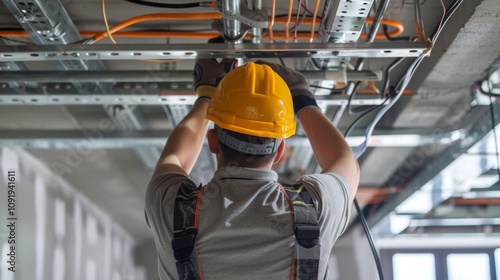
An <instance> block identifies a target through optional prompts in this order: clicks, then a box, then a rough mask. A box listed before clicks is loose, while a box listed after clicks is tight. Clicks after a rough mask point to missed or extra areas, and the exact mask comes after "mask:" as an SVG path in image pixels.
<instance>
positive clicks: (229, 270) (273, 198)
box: [145, 167, 350, 280]
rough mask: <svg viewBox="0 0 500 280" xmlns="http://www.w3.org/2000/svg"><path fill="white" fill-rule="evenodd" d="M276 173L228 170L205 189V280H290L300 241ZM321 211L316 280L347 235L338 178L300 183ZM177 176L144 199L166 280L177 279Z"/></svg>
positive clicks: (201, 248) (161, 181) (345, 201)
mask: <svg viewBox="0 0 500 280" xmlns="http://www.w3.org/2000/svg"><path fill="white" fill-rule="evenodd" d="M277 180H278V175H277V174H276V172H274V171H273V170H261V169H252V168H238V167H223V168H220V169H219V170H217V172H216V173H215V175H214V178H213V179H212V181H210V182H209V183H208V184H207V185H206V186H205V187H204V188H205V189H204V192H203V195H202V201H201V206H200V209H201V210H200V218H199V219H200V220H199V228H198V237H197V240H196V249H197V252H198V256H199V261H200V269H201V272H202V274H203V277H204V279H207V280H209V279H252V280H255V279H290V272H291V264H292V260H293V247H294V244H295V236H294V233H293V228H292V222H291V215H290V211H289V207H288V204H287V202H286V200H285V197H284V195H283V193H282V192H281V191H280V189H279V185H278V183H277ZM300 180H301V181H302V183H303V184H304V186H305V188H306V189H307V191H308V193H309V194H310V195H311V197H312V198H313V200H314V201H315V206H316V208H317V209H318V211H319V213H320V220H319V222H320V228H321V230H320V245H321V255H320V265H319V279H324V278H325V276H326V274H327V269H328V265H327V264H328V259H329V256H330V253H331V250H332V247H333V244H334V243H335V241H336V240H337V238H338V237H339V236H340V235H341V234H342V232H343V231H344V230H345V228H346V226H347V222H348V217H349V211H350V210H349V209H350V199H349V194H348V191H347V187H346V184H345V183H344V181H343V180H342V179H341V178H340V177H339V176H338V175H336V174H333V173H326V174H315V175H306V176H302V177H301V178H300ZM181 183H184V184H186V183H188V184H193V185H194V183H193V182H192V181H191V180H190V179H189V178H188V177H186V176H184V175H182V174H179V173H165V174H161V175H158V176H155V177H153V178H152V179H151V182H150V183H149V186H148V190H147V193H146V209H145V210H146V220H147V222H148V225H149V226H150V228H151V230H152V231H153V237H154V240H155V244H156V251H157V253H158V270H159V275H160V279H161V280H166V279H177V278H178V275H177V270H176V267H175V259H174V256H173V251H172V246H171V240H172V237H173V209H174V204H175V196H176V195H177V192H178V190H179V186H180V185H181Z"/></svg>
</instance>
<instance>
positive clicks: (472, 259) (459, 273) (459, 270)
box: [446, 254, 491, 280]
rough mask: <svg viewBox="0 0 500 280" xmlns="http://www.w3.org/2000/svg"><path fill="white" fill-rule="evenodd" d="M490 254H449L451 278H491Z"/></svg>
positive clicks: (467, 279) (468, 279)
mask: <svg viewBox="0 0 500 280" xmlns="http://www.w3.org/2000/svg"><path fill="white" fill-rule="evenodd" d="M489 261H490V258H489V256H488V254H449V255H448V256H447V257H446V262H447V265H448V279H449V280H470V279H474V280H491V277H490V263H489Z"/></svg>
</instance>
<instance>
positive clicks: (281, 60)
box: [279, 56, 286, 67]
mask: <svg viewBox="0 0 500 280" xmlns="http://www.w3.org/2000/svg"><path fill="white" fill-rule="evenodd" d="M279 59H280V63H281V65H283V66H284V67H286V64H285V61H284V60H283V58H282V57H281V56H280V57H279Z"/></svg>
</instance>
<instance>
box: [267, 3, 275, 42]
mask: <svg viewBox="0 0 500 280" xmlns="http://www.w3.org/2000/svg"><path fill="white" fill-rule="evenodd" d="M275 19H276V0H272V1H271V19H270V20H268V21H269V28H268V30H269V40H270V41H271V43H274V38H273V26H274V20H275Z"/></svg>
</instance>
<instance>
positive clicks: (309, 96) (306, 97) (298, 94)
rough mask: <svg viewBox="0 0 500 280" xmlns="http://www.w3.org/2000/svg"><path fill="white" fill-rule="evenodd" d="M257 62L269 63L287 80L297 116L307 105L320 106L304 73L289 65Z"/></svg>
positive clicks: (258, 62)
mask: <svg viewBox="0 0 500 280" xmlns="http://www.w3.org/2000/svg"><path fill="white" fill-rule="evenodd" d="M255 63H257V64H265V65H268V66H269V67H271V68H272V69H273V70H274V72H276V73H277V74H278V75H280V77H281V78H282V79H283V80H285V82H286V84H287V85H288V88H289V89H290V92H291V94H292V99H293V110H294V111H295V115H296V116H298V115H299V113H300V111H301V110H302V109H304V108H305V107H310V106H315V107H318V103H316V98H314V94H313V93H312V92H311V89H310V88H309V84H308V83H307V80H306V78H305V77H304V76H303V75H302V74H300V73H299V72H297V71H295V70H293V69H290V68H288V67H285V66H281V65H279V64H275V63H270V62H267V61H263V60H258V61H256V62H255Z"/></svg>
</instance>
